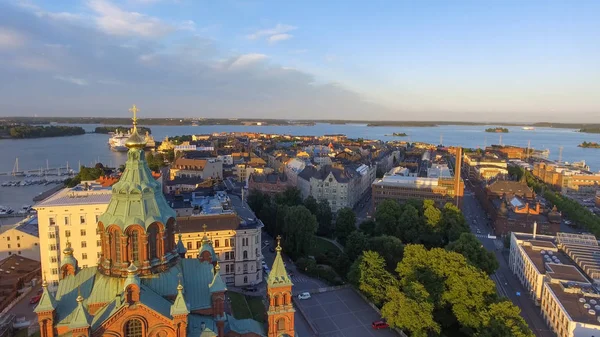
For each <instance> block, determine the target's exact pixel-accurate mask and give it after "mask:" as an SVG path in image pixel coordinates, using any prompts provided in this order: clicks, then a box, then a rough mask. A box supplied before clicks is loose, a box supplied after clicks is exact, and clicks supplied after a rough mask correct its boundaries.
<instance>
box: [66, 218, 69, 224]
mask: <svg viewBox="0 0 600 337" xmlns="http://www.w3.org/2000/svg"><path fill="white" fill-rule="evenodd" d="M68 224H69V217H68V216H66V217H65V225H68Z"/></svg>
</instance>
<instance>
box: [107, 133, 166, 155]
mask: <svg viewBox="0 0 600 337" xmlns="http://www.w3.org/2000/svg"><path fill="white" fill-rule="evenodd" d="M110 135H111V137H110V138H109V139H108V145H109V146H110V148H111V150H113V151H117V152H126V151H127V146H126V145H125V143H126V142H127V139H129V137H131V132H127V133H122V132H113V133H111V134H110ZM144 139H145V140H146V146H145V147H146V148H155V147H156V142H155V141H154V137H152V135H150V133H148V132H146V136H145V138H144Z"/></svg>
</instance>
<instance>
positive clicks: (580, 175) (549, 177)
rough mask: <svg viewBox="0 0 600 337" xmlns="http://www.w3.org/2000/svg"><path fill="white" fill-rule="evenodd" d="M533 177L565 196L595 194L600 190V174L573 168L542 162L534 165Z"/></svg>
mask: <svg viewBox="0 0 600 337" xmlns="http://www.w3.org/2000/svg"><path fill="white" fill-rule="evenodd" d="M533 175H534V176H536V177H537V178H539V179H540V180H542V181H543V182H545V183H546V184H548V185H551V186H552V187H554V188H555V189H557V190H559V191H561V193H563V194H567V193H581V194H595V193H596V191H598V190H600V174H597V173H592V172H590V171H586V170H583V169H580V168H577V167H573V166H566V165H562V164H557V163H551V162H545V161H540V162H536V163H535V164H534V165H533Z"/></svg>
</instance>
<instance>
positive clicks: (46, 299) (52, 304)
mask: <svg viewBox="0 0 600 337" xmlns="http://www.w3.org/2000/svg"><path fill="white" fill-rule="evenodd" d="M54 309H56V300H55V299H54V296H53V295H52V293H51V292H49V291H48V283H47V282H46V280H44V282H43V283H42V297H41V298H40V301H39V302H38V305H37V306H36V307H35V309H33V312H44V311H52V310H54Z"/></svg>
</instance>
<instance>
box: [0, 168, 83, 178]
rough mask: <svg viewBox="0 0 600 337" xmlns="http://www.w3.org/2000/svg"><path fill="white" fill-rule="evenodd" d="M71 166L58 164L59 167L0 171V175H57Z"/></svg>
mask: <svg viewBox="0 0 600 337" xmlns="http://www.w3.org/2000/svg"><path fill="white" fill-rule="evenodd" d="M69 170H71V168H69V167H68V166H59V167H50V168H41V169H39V168H38V169H34V170H23V171H8V172H0V176H15V177H18V176H21V177H22V176H24V175H28V174H30V175H38V176H40V177H41V176H44V175H47V176H57V175H61V174H64V173H67V172H68V171H69Z"/></svg>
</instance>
